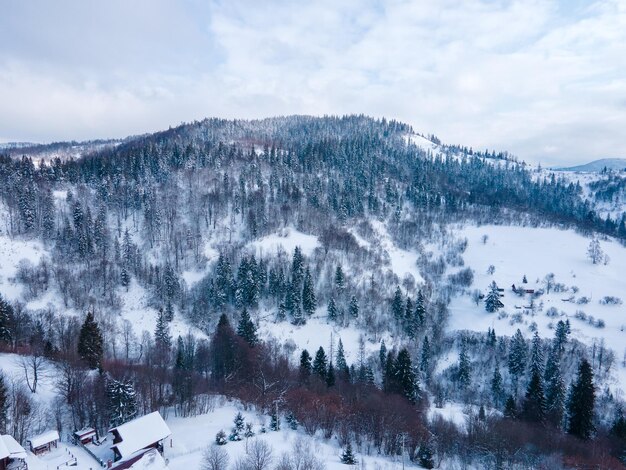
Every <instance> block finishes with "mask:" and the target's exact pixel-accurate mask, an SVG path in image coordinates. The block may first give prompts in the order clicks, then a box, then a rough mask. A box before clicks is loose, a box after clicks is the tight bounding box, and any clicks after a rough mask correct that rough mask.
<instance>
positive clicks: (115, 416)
mask: <svg viewBox="0 0 626 470" xmlns="http://www.w3.org/2000/svg"><path fill="white" fill-rule="evenodd" d="M107 398H108V403H109V420H110V427H116V426H119V425H120V424H123V423H126V422H127V421H130V420H131V419H133V418H135V416H137V394H136V393H135V388H134V387H133V383H132V382H131V381H126V380H122V381H118V380H114V379H109V380H108V382H107Z"/></svg>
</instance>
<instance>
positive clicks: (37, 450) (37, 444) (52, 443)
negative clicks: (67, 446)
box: [28, 429, 59, 455]
mask: <svg viewBox="0 0 626 470" xmlns="http://www.w3.org/2000/svg"><path fill="white" fill-rule="evenodd" d="M28 444H29V445H30V451H31V452H32V453H33V454H35V455H41V454H45V453H47V452H50V451H51V450H53V449H56V448H57V447H58V446H59V432H58V431H57V430H56V429H54V430H50V431H46V432H44V433H41V434H39V435H37V436H33V437H31V438H30V439H28Z"/></svg>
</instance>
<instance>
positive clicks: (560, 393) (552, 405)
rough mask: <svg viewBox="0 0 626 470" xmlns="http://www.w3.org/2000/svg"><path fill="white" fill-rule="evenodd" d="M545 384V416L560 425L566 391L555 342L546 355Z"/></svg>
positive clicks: (549, 420) (555, 424)
mask: <svg viewBox="0 0 626 470" xmlns="http://www.w3.org/2000/svg"><path fill="white" fill-rule="evenodd" d="M544 383H545V384H546V417H547V420H548V422H550V423H551V424H552V425H554V426H556V427H561V425H562V423H563V415H564V412H565V402H566V391H565V382H564V381H563V377H562V375H561V361H560V353H559V350H558V346H557V345H556V344H555V345H554V346H553V347H552V348H551V351H550V354H549V355H548V361H547V363H546V368H545V372H544Z"/></svg>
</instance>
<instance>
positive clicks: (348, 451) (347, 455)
mask: <svg viewBox="0 0 626 470" xmlns="http://www.w3.org/2000/svg"><path fill="white" fill-rule="evenodd" d="M341 463H343V464H345V465H356V457H355V456H354V453H353V452H352V444H350V441H348V444H346V448H345V450H344V451H343V453H342V454H341Z"/></svg>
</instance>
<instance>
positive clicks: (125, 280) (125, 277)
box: [120, 266, 130, 292]
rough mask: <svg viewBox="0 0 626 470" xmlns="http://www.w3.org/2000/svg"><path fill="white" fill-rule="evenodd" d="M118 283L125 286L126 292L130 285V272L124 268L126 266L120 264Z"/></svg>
mask: <svg viewBox="0 0 626 470" xmlns="http://www.w3.org/2000/svg"><path fill="white" fill-rule="evenodd" d="M120 283H121V284H122V287H125V288H126V292H128V287H129V286H130V273H129V272H128V270H127V269H126V266H122V270H121V271H120Z"/></svg>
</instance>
